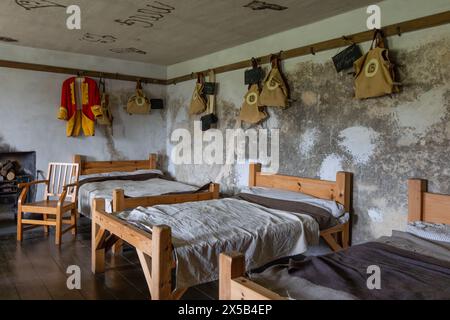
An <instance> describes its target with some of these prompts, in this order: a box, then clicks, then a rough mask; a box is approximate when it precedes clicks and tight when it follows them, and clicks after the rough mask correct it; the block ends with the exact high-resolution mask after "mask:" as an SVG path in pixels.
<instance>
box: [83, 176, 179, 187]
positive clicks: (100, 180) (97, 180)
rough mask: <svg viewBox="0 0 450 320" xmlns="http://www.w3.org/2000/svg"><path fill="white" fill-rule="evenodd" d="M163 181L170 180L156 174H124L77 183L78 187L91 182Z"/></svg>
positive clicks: (87, 179)
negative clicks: (157, 179)
mask: <svg viewBox="0 0 450 320" xmlns="http://www.w3.org/2000/svg"><path fill="white" fill-rule="evenodd" d="M155 178H159V179H165V180H172V179H170V178H169V177H167V176H164V175H161V174H158V173H142V174H126V175H122V176H99V177H92V178H86V179H83V180H80V182H78V184H79V186H80V187H81V186H82V185H84V184H86V183H92V182H104V181H111V180H131V181H145V180H149V179H155Z"/></svg>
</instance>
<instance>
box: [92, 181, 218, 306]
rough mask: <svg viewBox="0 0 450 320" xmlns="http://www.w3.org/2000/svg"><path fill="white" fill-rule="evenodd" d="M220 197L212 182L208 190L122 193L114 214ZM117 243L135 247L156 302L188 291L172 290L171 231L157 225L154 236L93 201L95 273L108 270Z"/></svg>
mask: <svg viewBox="0 0 450 320" xmlns="http://www.w3.org/2000/svg"><path fill="white" fill-rule="evenodd" d="M218 198H219V185H218V184H216V183H211V184H210V186H209V190H208V191H204V192H200V193H190V194H189V193H182V194H172V195H161V196H151V197H140V198H125V196H124V192H123V190H115V191H114V194H113V212H120V211H123V210H127V209H134V208H136V207H138V206H144V207H148V206H154V205H158V204H175V203H184V202H193V201H205V200H212V199H218ZM117 241H125V242H127V243H128V244H130V245H131V246H133V247H135V248H136V252H137V254H138V257H139V261H140V263H141V267H142V270H143V272H144V275H145V279H146V281H147V285H148V288H149V290H150V295H151V297H152V299H153V300H172V299H173V300H177V299H179V298H181V296H182V295H183V294H184V293H185V292H186V290H187V288H186V289H180V290H176V291H172V269H174V268H175V267H176V265H175V261H174V258H173V246H172V235H171V229H170V228H169V227H167V226H155V227H153V229H152V233H148V232H145V231H143V230H141V229H139V228H137V227H135V226H133V225H131V224H129V223H127V222H125V221H123V220H121V219H120V218H117V217H116V216H115V215H114V214H110V213H106V212H105V200H104V199H94V200H93V206H92V243H91V245H92V272H93V273H99V272H104V270H105V253H106V252H107V251H108V249H110V248H112V247H113V246H114V245H115V243H117Z"/></svg>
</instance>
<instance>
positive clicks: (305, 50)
mask: <svg viewBox="0 0 450 320" xmlns="http://www.w3.org/2000/svg"><path fill="white" fill-rule="evenodd" d="M447 23H450V11H445V12H442V13H438V14H434V15H430V16H426V17H421V18H417V19H413V20H409V21H404V22H400V23H395V24H392V25H389V26H386V27H384V28H382V30H383V33H384V35H385V37H391V36H396V35H399V36H400V35H402V34H404V33H407V32H412V31H417V30H421V29H427V28H432V27H437V26H441V25H444V24H447ZM372 38H373V31H370V30H368V31H364V32H359V33H354V34H352V35H344V36H342V37H340V38H335V39H331V40H327V41H322V42H317V43H314V44H310V45H307V46H303V47H299V48H295V49H290V50H287V51H283V52H281V55H280V57H281V59H283V60H285V59H292V58H297V57H301V56H306V55H310V54H316V53H318V52H322V51H328V50H332V49H337V48H341V47H345V46H348V45H350V44H351V43H362V42H367V41H371V40H372ZM271 55H272V54H269V55H266V56H262V57H258V58H256V59H257V60H258V62H259V63H260V64H266V63H269V62H270V57H271ZM251 66H252V62H251V60H243V61H240V62H236V63H232V64H227V65H223V66H220V67H216V68H214V69H212V70H214V72H215V73H216V74H219V73H225V72H230V71H235V70H240V69H245V68H250V67H251ZM0 67H3V68H14V69H23V70H31V71H40V72H51V73H60V74H70V75H78V74H80V75H83V76H87V77H92V78H101V77H102V78H105V79H113V80H122V81H132V82H135V81H136V80H141V82H143V83H150V84H159V85H172V84H177V83H180V82H184V81H189V80H192V79H195V78H196V77H197V76H196V74H197V73H203V74H204V75H206V74H207V73H208V72H209V70H203V71H199V72H196V73H191V74H188V75H184V76H179V77H175V78H172V79H168V80H164V79H155V78H148V77H140V76H135V75H126V74H119V73H108V72H100V71H90V70H80V69H74V68H64V67H56V66H49V65H42V64H33V63H24V62H15V61H8V60H0Z"/></svg>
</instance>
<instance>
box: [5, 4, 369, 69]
mask: <svg viewBox="0 0 450 320" xmlns="http://www.w3.org/2000/svg"><path fill="white" fill-rule="evenodd" d="M251 2H254V8H255V9H256V8H258V7H259V6H260V5H261V3H263V1H252V0H115V1H111V0H51V1H49V0H39V1H32V0H2V1H1V2H0V40H1V38H2V37H4V38H11V39H15V40H17V41H18V42H11V43H12V44H16V45H20V46H26V47H35V48H45V49H51V50H59V51H68V52H75V53H83V54H89V55H95V56H101V57H112V58H118V59H125V60H131V61H141V62H147V63H153V64H161V65H171V64H175V63H178V62H182V61H186V60H189V59H193V58H196V57H200V56H203V55H206V54H209V53H212V52H216V51H219V50H223V49H226V48H229V47H233V46H236V45H239V44H242V43H246V42H249V41H252V40H256V39H258V38H262V37H265V36H268V35H271V34H274V33H277V32H281V31H285V30H288V29H291V28H294V27H299V26H302V25H306V24H310V23H313V22H316V21H319V20H322V19H325V18H328V17H331V16H334V15H337V14H340V13H343V12H346V11H350V10H353V9H357V8H360V7H363V6H366V5H368V4H370V3H373V2H374V1H373V0H267V1H264V2H265V3H271V4H276V5H280V6H283V7H286V8H287V9H285V10H273V9H264V10H253V9H252V8H251V7H245V5H248V4H249V3H251ZM73 4H77V5H79V6H80V8H81V18H82V20H81V21H82V25H81V27H82V28H81V30H68V29H67V28H66V19H67V18H68V16H69V15H67V14H66V8H65V7H67V6H68V5H73ZM269 7H270V6H269ZM128 24H129V25H128ZM3 40H7V39H3ZM0 43H2V42H0Z"/></svg>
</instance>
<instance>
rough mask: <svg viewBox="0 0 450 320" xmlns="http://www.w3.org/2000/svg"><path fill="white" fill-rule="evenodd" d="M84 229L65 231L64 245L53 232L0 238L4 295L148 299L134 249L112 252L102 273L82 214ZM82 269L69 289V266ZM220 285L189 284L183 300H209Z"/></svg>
mask: <svg viewBox="0 0 450 320" xmlns="http://www.w3.org/2000/svg"><path fill="white" fill-rule="evenodd" d="M82 220H84V221H82V223H81V227H80V232H79V234H78V235H77V236H76V237H74V236H72V235H71V234H70V233H67V234H65V235H64V236H63V241H62V245H61V246H60V247H58V246H56V245H55V244H54V234H53V232H52V233H50V235H49V236H45V235H44V233H43V232H39V231H38V232H33V233H28V234H25V237H24V241H23V242H22V243H17V242H16V240H15V237H6V238H2V239H1V240H0V288H1V290H0V299H2V300H6V299H10V300H15V299H24V300H31V299H39V300H51V299H55V300H146V299H149V298H150V293H149V292H148V288H147V285H146V281H145V278H144V275H143V273H142V269H141V266H140V264H139V259H138V257H137V255H136V252H135V251H134V249H130V248H128V249H127V248H126V249H125V250H124V252H123V253H122V254H120V255H116V256H113V255H112V254H110V253H109V254H108V255H107V257H106V270H105V273H103V274H97V275H94V274H92V272H91V247H90V246H91V236H90V226H89V220H86V219H82ZM70 265H77V266H79V267H80V269H81V289H80V290H69V289H68V288H67V285H66V282H67V278H68V276H69V275H68V274H66V271H67V268H68V267H69V266H70ZM216 291H217V292H218V288H217V285H216V284H212V285H210V284H209V285H202V286H199V287H195V288H191V289H189V290H188V291H187V292H186V294H185V295H184V296H183V300H210V299H214V298H216V297H217V292H216Z"/></svg>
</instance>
